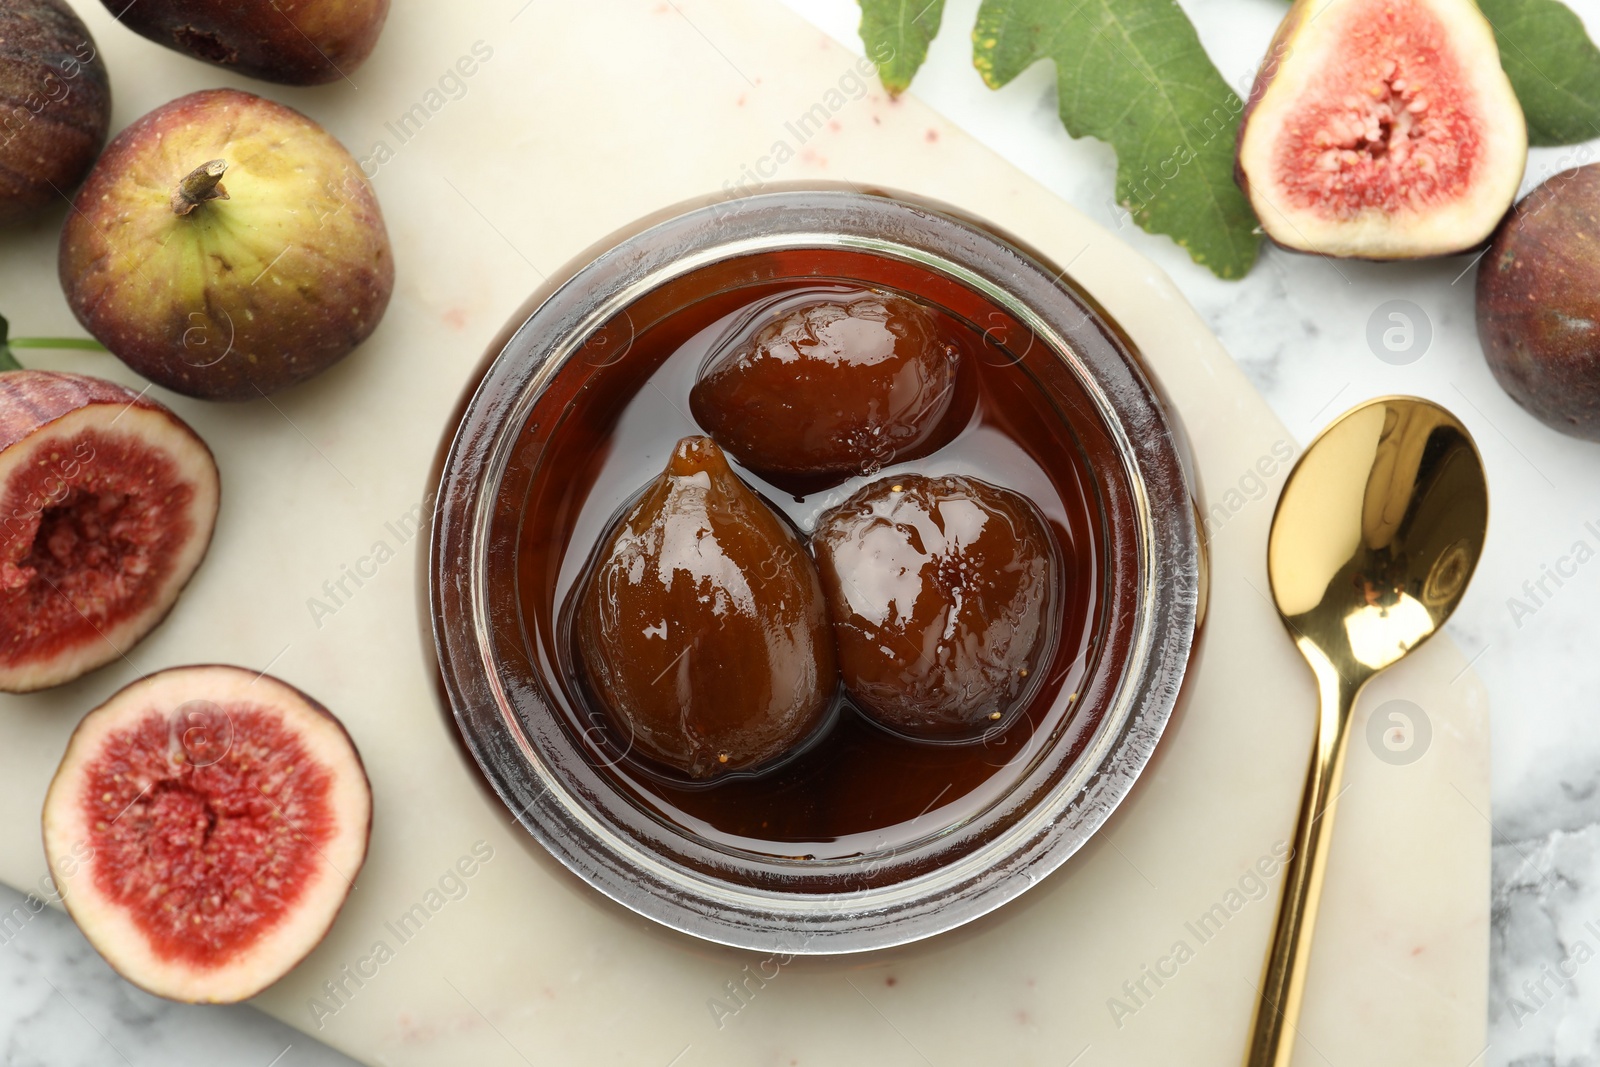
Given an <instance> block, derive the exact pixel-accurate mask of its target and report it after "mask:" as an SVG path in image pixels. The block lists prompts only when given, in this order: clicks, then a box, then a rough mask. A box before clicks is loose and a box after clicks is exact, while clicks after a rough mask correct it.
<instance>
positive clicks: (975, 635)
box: [811, 474, 1060, 740]
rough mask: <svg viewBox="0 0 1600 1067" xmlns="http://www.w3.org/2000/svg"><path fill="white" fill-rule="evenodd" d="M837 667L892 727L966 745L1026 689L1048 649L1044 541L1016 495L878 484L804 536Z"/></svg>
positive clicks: (939, 484)
mask: <svg viewBox="0 0 1600 1067" xmlns="http://www.w3.org/2000/svg"><path fill="white" fill-rule="evenodd" d="M811 551H812V553H813V555H815V557H816V560H817V569H818V571H819V572H820V573H821V575H822V590H823V595H824V596H825V597H826V598H827V602H828V617H829V619H830V620H831V621H832V623H833V633H834V638H835V640H836V641H837V643H838V651H839V671H840V676H841V678H842V680H843V682H844V686H845V689H846V691H847V692H848V693H849V695H850V697H851V698H852V700H853V701H854V702H855V703H856V705H857V707H859V708H860V710H861V711H862V712H863V713H864V714H865V715H867V717H868V718H871V719H873V720H875V721H876V722H878V723H879V724H881V725H883V726H886V727H888V728H889V729H891V730H894V731H895V732H897V733H902V734H907V735H909V736H912V737H917V738H922V739H926V740H941V739H958V738H962V737H971V736H973V735H974V734H975V732H976V731H978V730H980V729H983V728H985V727H990V726H993V725H996V724H997V723H999V722H1000V721H1001V720H1003V719H1004V718H1005V717H1006V715H1007V714H1008V713H1009V712H1011V711H1012V710H1013V709H1014V708H1016V707H1017V706H1018V704H1019V701H1020V699H1021V698H1022V697H1023V696H1024V695H1025V694H1026V693H1027V692H1028V691H1030V689H1031V686H1030V684H1029V678H1030V677H1032V676H1034V675H1035V674H1037V672H1038V668H1039V665H1040V664H1041V663H1042V662H1044V661H1045V659H1046V658H1047V654H1048V652H1049V651H1050V648H1051V647H1052V645H1053V641H1054V617H1055V610H1056V607H1055V606H1056V604H1057V603H1059V596H1058V594H1057V591H1056V590H1057V585H1058V582H1059V578H1058V574H1059V571H1060V564H1059V561H1058V558H1057V557H1058V551H1057V548H1056V546H1055V539H1054V537H1053V536H1052V535H1051V533H1050V529H1049V526H1048V525H1047V524H1046V523H1045V521H1044V519H1043V518H1042V517H1041V516H1040V515H1039V512H1038V510H1037V509H1036V508H1035V507H1034V506H1033V504H1031V503H1030V502H1029V501H1028V500H1027V499H1026V498H1025V497H1023V496H1021V495H1020V494H1018V493H1014V492H1012V491H1011V490H1009V489H1002V488H1000V487H999V486H996V485H990V484H989V483H988V482H984V481H980V480H979V479H977V478H966V477H960V476H946V477H942V478H927V477H923V476H922V475H917V474H906V475H896V476H894V477H890V478H883V479H880V480H879V481H876V482H873V483H872V484H870V485H868V486H866V487H865V488H863V489H861V490H860V491H858V492H857V493H855V494H854V495H853V496H851V497H850V498H849V499H848V500H846V501H845V502H844V503H843V504H840V505H839V506H838V507H837V508H834V509H832V510H830V511H828V512H825V513H824V514H823V515H822V517H821V518H820V519H819V520H818V521H817V528H816V531H815V532H814V533H813V534H812V535H811Z"/></svg>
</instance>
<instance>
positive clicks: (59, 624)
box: [0, 370, 220, 692]
mask: <svg viewBox="0 0 1600 1067" xmlns="http://www.w3.org/2000/svg"><path fill="white" fill-rule="evenodd" d="M219 494H220V484H219V480H218V476H217V467H216V463H215V461H214V460H213V459H212V457H211V452H210V450H209V449H208V448H206V446H205V443H204V442H203V441H201V440H200V438H199V436H198V435H196V434H195V432H194V431H193V430H191V429H190V428H189V427H188V426H187V425H186V424H185V423H184V422H183V421H182V420H181V419H179V418H178V417H177V416H176V415H174V414H173V413H172V412H170V411H168V410H167V409H166V408H165V407H162V406H161V405H160V404H158V403H156V402H155V401H154V400H151V399H149V398H148V397H143V396H141V395H140V394H138V393H135V392H133V391H132V390H131V389H127V388H125V387H123V386H121V385H117V384H115V383H113V382H108V381H103V380H101V379H98V378H91V377H88V376H86V375H80V374H60V373H55V372H51V371H31V370H26V371H11V372H8V373H5V374H0V690H6V691H10V692H26V691H29V690H33V689H43V688H46V687H49V686H53V685H60V684H62V683H64V682H69V681H71V680H72V679H74V678H77V677H78V676H80V675H82V674H84V673H85V672H87V671H90V670H93V669H94V668H96V667H99V666H101V665H103V664H106V663H109V662H111V661H112V660H115V659H118V658H120V657H121V656H122V655H123V654H124V653H125V652H126V651H127V650H128V649H129V648H131V647H132V646H133V645H134V644H136V643H137V642H138V641H139V640H140V639H141V638H142V637H144V635H145V634H146V633H148V632H149V631H150V630H151V629H153V628H154V627H155V626H156V624H157V623H159V622H160V621H161V619H162V618H163V617H165V616H166V614H167V612H168V611H169V610H170V609H171V608H172V605H173V604H174V602H176V600H177V599H178V594H179V593H180V592H182V590H183V587H184V585H185V584H186V583H187V582H188V581H189V578H190V576H191V575H192V574H193V573H194V571H195V568H196V567H198V566H199V564H200V560H201V559H202V557H204V555H205V552H206V547H207V546H208V545H209V544H210V542H211V531H212V528H213V526H214V525H215V523H216V517H217V504H218V500H219Z"/></svg>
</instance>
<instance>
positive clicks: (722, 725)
mask: <svg viewBox="0 0 1600 1067" xmlns="http://www.w3.org/2000/svg"><path fill="white" fill-rule="evenodd" d="M576 622H577V627H576V629H577V633H576V644H577V649H578V653H579V657H580V659H581V661H582V665H583V669H584V672H585V674H586V675H587V678H588V681H589V686H590V689H591V690H592V692H593V695H594V697H595V699H597V700H599V701H600V702H601V703H602V704H603V705H604V706H605V707H606V709H607V710H608V711H609V712H610V714H611V716H612V717H613V718H614V719H615V720H616V722H617V725H618V727H619V732H620V734H621V736H622V737H623V738H626V739H629V741H628V744H629V747H630V749H632V750H633V751H637V752H640V753H642V754H644V755H646V756H649V757H650V758H652V759H654V760H656V761H657V762H659V763H662V764H664V765H666V766H667V767H670V768H672V769H674V770H676V771H679V772H681V773H683V774H685V775H688V776H689V777H691V778H697V779H705V778H712V777H715V776H717V775H719V774H724V773H727V772H731V771H743V770H750V769H752V768H755V767H759V766H761V765H763V764H766V763H769V762H771V761H772V760H775V759H777V758H778V757H780V756H782V755H784V754H785V753H787V752H789V751H791V750H792V749H794V748H795V746H797V745H798V744H799V743H800V742H802V741H804V740H805V739H806V738H807V737H809V736H810V735H811V734H812V733H813V731H815V730H816V728H817V726H818V725H819V724H820V723H821V722H822V720H823V718H824V717H825V716H826V715H827V713H828V710H829V708H830V707H831V705H832V702H833V694H834V689H835V687H836V685H837V670H836V668H835V665H834V652H833V639H832V635H831V634H829V632H828V619H827V612H826V610H825V608H824V607H823V602H822V587H821V586H820V584H819V583H818V581H817V572H816V569H815V568H814V567H813V566H812V563H811V558H810V557H809V556H808V555H807V554H806V550H805V546H804V545H803V544H802V543H801V541H800V538H799V537H798V536H797V535H796V534H795V532H794V531H793V530H792V529H790V528H789V526H788V525H787V524H786V523H785V522H784V520H783V519H781V518H779V517H778V515H777V514H776V513H775V512H773V510H772V509H771V508H769V507H768V506H767V505H766V504H765V503H764V502H763V501H762V500H761V498H760V497H758V496H757V495H756V494H755V493H754V492H753V491H751V489H750V488H749V487H748V486H746V485H745V484H744V482H742V481H740V480H739V476H738V475H736V474H734V473H733V471H732V469H730V468H729V466H728V461H727V458H726V457H725V456H724V455H723V454H722V450H721V449H720V448H718V447H717V445H716V443H715V442H713V441H712V440H711V439H710V438H708V437H686V438H684V439H683V440H682V441H679V442H678V444H677V446H676V447H675V448H674V449H673V451H672V458H671V459H670V460H669V461H668V463H667V468H666V470H665V471H664V472H662V474H661V476H660V477H659V478H657V479H656V480H655V481H654V482H652V483H651V484H650V485H649V486H648V487H647V488H646V489H645V491H644V494H643V495H642V496H641V497H639V499H638V500H637V502H635V503H634V504H632V505H631V506H630V507H629V508H628V509H627V511H626V512H624V514H623V515H622V517H621V518H620V519H619V520H617V522H616V524H615V525H613V526H612V528H611V529H610V531H608V532H607V534H606V536H605V538H604V539H603V540H602V542H601V545H600V549H599V552H598V554H597V556H596V558H595V560H594V561H593V564H592V565H591V568H590V570H589V573H588V574H587V575H586V576H585V578H584V581H583V584H582V586H581V588H580V590H579V593H578V605H577V619H576Z"/></svg>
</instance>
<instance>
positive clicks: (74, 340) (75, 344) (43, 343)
mask: <svg viewBox="0 0 1600 1067" xmlns="http://www.w3.org/2000/svg"><path fill="white" fill-rule="evenodd" d="M10 344H11V347H12V348H81V349H83V350H84V351H86V352H107V351H110V349H108V348H106V346H105V345H103V344H101V343H100V342H99V341H96V340H95V339H94V338H92V337H13V338H12V339H11V341H10Z"/></svg>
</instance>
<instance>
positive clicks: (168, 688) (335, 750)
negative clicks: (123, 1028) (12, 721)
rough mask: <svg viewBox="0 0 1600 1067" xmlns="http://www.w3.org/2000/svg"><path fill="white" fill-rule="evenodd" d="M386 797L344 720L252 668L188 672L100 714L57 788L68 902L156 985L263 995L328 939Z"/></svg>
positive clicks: (49, 822) (47, 810)
mask: <svg viewBox="0 0 1600 1067" xmlns="http://www.w3.org/2000/svg"><path fill="white" fill-rule="evenodd" d="M371 822H372V794H371V786H370V784H369V783H368V780H367V776H366V771H365V769H364V767H363V766H362V763H361V757H360V755H359V754H358V753H357V752H356V749H355V746H354V744H353V743H352V742H351V740H350V737H349V735H348V734H347V733H346V732H345V729H344V727H343V726H342V725H340V723H339V721H338V720H337V719H336V718H334V717H333V715H332V714H330V713H329V712H328V710H327V709H326V708H324V707H322V705H320V704H318V703H317V702H316V701H314V700H312V699H311V698H310V697H308V696H306V695H305V694H304V693H302V692H300V690H298V689H296V688H294V687H293V686H291V685H288V684H287V683H285V682H282V681H280V680H278V679H276V678H273V677H271V676H270V675H265V674H261V673H259V672H256V671H252V670H246V669H243V668H240V667H227V666H196V667H176V668H172V669H170V670H165V671H161V672H159V673H157V674H153V675H150V676H148V677H145V678H141V679H140V680H138V681H136V682H134V683H133V684H132V685H129V686H128V687H126V688H125V689H122V690H120V691H119V692H117V693H116V694H115V695H113V696H112V697H111V699H110V700H108V701H106V702H105V703H104V704H102V705H100V706H99V707H98V708H96V709H95V710H93V711H91V712H90V713H89V714H88V715H87V716H85V717H84V720H83V722H82V723H80V724H79V726H78V729H77V730H76V731H75V732H74V733H73V735H72V739H71V741H70V742H69V743H68V745H67V751H66V754H65V755H64V756H63V757H62V760H61V766H60V768H59V769H58V770H57V771H56V776H55V778H54V780H53V781H52V782H51V783H50V790H49V793H48V794H47V795H46V797H45V804H44V813H43V830H44V844H45V853H46V857H47V859H48V861H49V864H50V872H51V876H52V878H53V879H54V881H55V885H56V889H57V890H58V891H59V892H60V893H61V896H62V902H63V903H64V904H65V905H66V907H67V911H68V912H69V913H70V914H71V915H72V917H73V919H74V921H76V922H77V924H78V926H79V928H80V929H81V930H82V931H83V934H84V936H85V937H86V938H87V939H88V940H89V943H90V944H92V945H93V946H94V947H95V949H96V950H97V951H98V952H99V953H100V954H101V955H102V956H104V957H105V958H106V961H107V962H108V963H110V964H111V966H112V967H113V968H115V969H116V970H117V972H118V973H120V974H121V975H122V976H123V977H124V978H127V979H128V980H129V981H130V982H132V983H134V984H135V985H137V986H140V987H141V988H144V989H146V990H148V991H150V992H152V993H155V994H157V995H158V996H164V997H169V998H171V999H174V1000H181V1001H189V1002H201V1003H232V1002H234V1001H238V1000H243V999H245V998H247V997H251V996H254V995H255V994H256V993H258V992H260V991H261V990H262V989H265V988H266V987H267V986H269V985H271V984H272V983H273V982H275V981H277V980H278V979H279V978H281V977H282V976H283V975H284V974H286V973H288V971H289V970H290V969H291V968H293V967H294V965H295V964H296V963H298V962H299V961H300V960H301V959H303V958H304V957H305V955H306V954H307V953H309V952H310V951H311V950H312V949H313V948H314V947H316V945H317V944H318V943H319V942H320V941H321V940H322V938H323V936H324V935H325V934H326V933H327V931H328V928H329V927H330V926H331V925H332V923H333V920H334V918H335V917H336V916H337V915H338V912H339V910H340V908H341V907H342V906H343V904H344V900H345V898H346V896H347V895H348V894H349V892H350V889H351V888H352V886H353V884H354V880H355V878H356V875H357V873H358V872H359V871H360V869H361V866H362V863H363V862H364V861H365V858H366V851H367V841H368V837H369V835H370V831H371Z"/></svg>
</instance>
